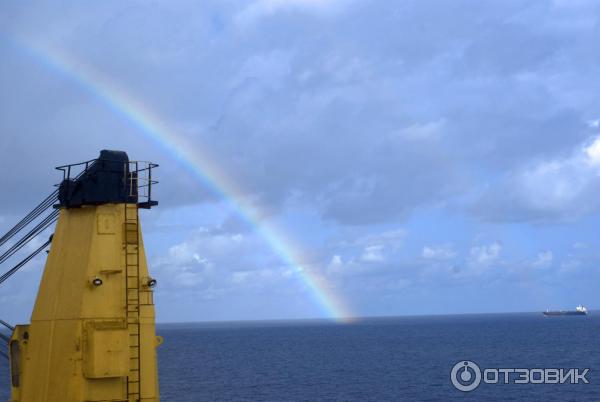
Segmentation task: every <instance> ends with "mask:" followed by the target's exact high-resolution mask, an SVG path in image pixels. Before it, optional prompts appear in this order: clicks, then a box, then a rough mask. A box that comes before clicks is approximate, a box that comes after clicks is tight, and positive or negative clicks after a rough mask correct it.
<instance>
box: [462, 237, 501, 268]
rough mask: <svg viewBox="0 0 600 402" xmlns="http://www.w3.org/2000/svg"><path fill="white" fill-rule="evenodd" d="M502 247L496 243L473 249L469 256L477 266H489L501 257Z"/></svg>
mask: <svg viewBox="0 0 600 402" xmlns="http://www.w3.org/2000/svg"><path fill="white" fill-rule="evenodd" d="M501 252H502V245H501V244H500V243H498V242H494V243H491V244H487V245H482V246H475V247H472V248H471V250H470V252H469V254H470V257H471V261H472V262H473V263H475V264H477V265H483V266H485V265H489V264H491V263H492V262H494V261H496V260H497V259H498V258H499V257H500V253H501Z"/></svg>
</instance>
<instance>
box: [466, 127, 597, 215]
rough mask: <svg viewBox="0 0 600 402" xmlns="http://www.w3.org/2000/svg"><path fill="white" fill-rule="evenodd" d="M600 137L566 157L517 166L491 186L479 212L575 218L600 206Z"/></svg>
mask: <svg viewBox="0 0 600 402" xmlns="http://www.w3.org/2000/svg"><path fill="white" fill-rule="evenodd" d="M599 189H600V138H599V137H592V138H590V139H589V140H587V141H586V142H585V143H584V144H583V145H580V146H578V147H577V148H576V149H575V150H574V151H573V152H572V153H571V154H570V155H568V156H565V157H563V158H554V159H550V160H542V161H537V162H535V163H533V164H531V165H530V166H527V167H524V168H521V169H517V170H514V171H512V172H510V173H509V174H507V175H506V176H505V177H504V178H502V179H501V180H499V181H498V182H497V183H495V185H494V186H493V187H491V188H489V189H488V190H487V191H486V192H485V193H484V194H483V196H482V197H481V199H480V200H479V201H478V203H477V204H476V205H475V208H474V209H475V211H476V213H478V214H480V215H482V216H483V217H485V218H487V219H491V220H498V221H523V220H530V221H556V220H573V219H577V218H579V217H581V216H584V215H587V214H589V213H592V212H594V211H597V210H598V208H600V203H599V201H598V200H599V196H600V190H599Z"/></svg>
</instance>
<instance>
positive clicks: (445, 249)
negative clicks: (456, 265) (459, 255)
mask: <svg viewBox="0 0 600 402" xmlns="http://www.w3.org/2000/svg"><path fill="white" fill-rule="evenodd" d="M421 256H422V257H423V258H426V259H429V260H450V259H452V258H454V257H456V251H455V250H454V249H453V248H452V246H450V245H442V246H425V247H423V251H422V252H421Z"/></svg>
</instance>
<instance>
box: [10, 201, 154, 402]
mask: <svg viewBox="0 0 600 402" xmlns="http://www.w3.org/2000/svg"><path fill="white" fill-rule="evenodd" d="M149 278H150V276H149V274H148V268H147V264H146V257H145V253H144V245H143V241H142V234H141V228H140V224H139V217H138V209H137V205H135V204H105V205H98V206H84V207H81V208H72V209H65V208H63V209H61V211H60V218H59V220H58V224H57V226H56V230H55V233H54V238H53V241H52V246H51V249H50V253H49V255H48V260H47V262H46V267H45V270H44V275H43V277H42V281H41V283H40V288H39V291H38V295H37V299H36V302H35V307H34V309H33V314H32V318H31V324H30V325H19V326H17V328H16V329H15V331H14V333H13V335H12V338H11V343H10V355H11V373H12V376H11V381H12V399H11V401H13V402H17V401H18V402H92V401H94V402H100V401H103V402H108V401H111V402H117V401H121V402H125V401H127V402H133V401H140V402H142V401H143V402H158V401H159V393H158V374H157V362H156V347H157V346H158V345H159V344H160V343H161V342H162V340H161V338H159V337H157V336H156V333H155V315H154V303H153V291H152V288H151V287H150V286H148V281H149Z"/></svg>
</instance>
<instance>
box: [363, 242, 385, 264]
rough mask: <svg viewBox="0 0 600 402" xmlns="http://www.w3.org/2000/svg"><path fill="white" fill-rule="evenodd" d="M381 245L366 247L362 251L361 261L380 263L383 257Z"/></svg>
mask: <svg viewBox="0 0 600 402" xmlns="http://www.w3.org/2000/svg"><path fill="white" fill-rule="evenodd" d="M383 247H384V246H383V245H380V244H377V245H373V246H367V247H365V249H364V250H363V253H362V256H361V259H362V260H363V261H367V262H381V261H383V260H384V256H383Z"/></svg>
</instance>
